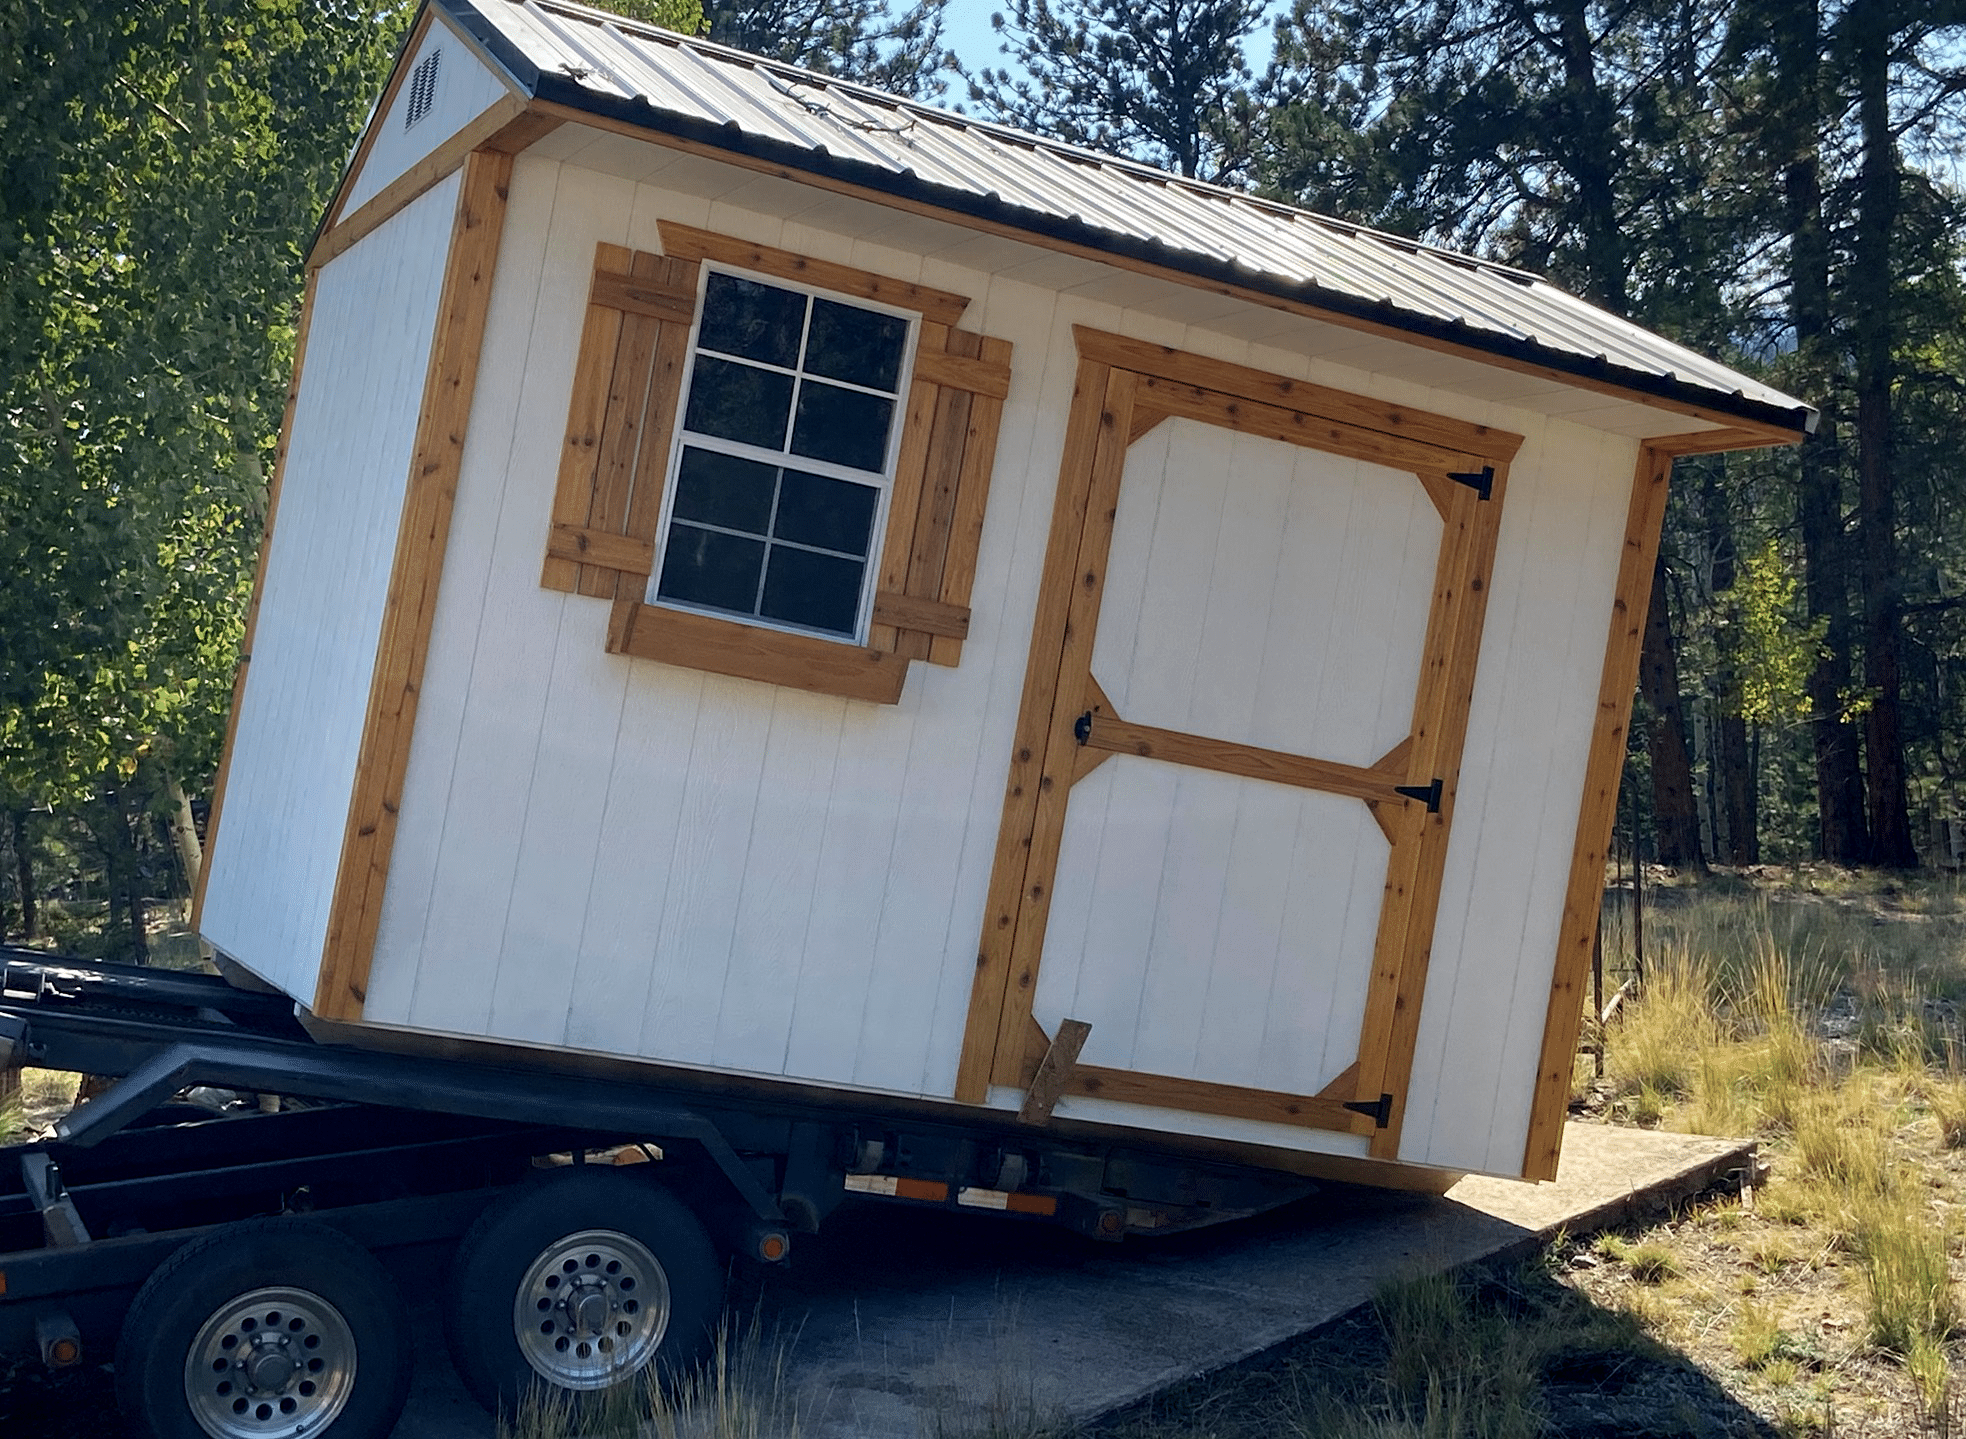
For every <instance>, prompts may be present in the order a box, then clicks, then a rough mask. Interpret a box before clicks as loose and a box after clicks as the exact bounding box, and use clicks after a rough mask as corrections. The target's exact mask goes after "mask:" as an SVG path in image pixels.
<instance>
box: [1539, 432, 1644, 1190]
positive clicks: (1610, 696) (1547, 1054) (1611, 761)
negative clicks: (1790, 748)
mask: <svg viewBox="0 0 1966 1439" xmlns="http://www.w3.org/2000/svg"><path fill="white" fill-rule="evenodd" d="M1671 477H1672V456H1671V455H1670V454H1668V453H1666V452H1664V451H1662V450H1660V449H1658V448H1656V447H1654V446H1652V445H1649V444H1648V445H1642V446H1641V447H1640V449H1639V452H1638V465H1637V468H1636V469H1635V471H1634V473H1633V475H1632V490H1631V502H1630V505H1629V507H1628V508H1627V510H1626V514H1625V542H1624V550H1623V553H1622V554H1621V556H1620V557H1619V561H1618V585H1617V590H1616V592H1615V593H1614V595H1613V597H1612V601H1611V626H1610V635H1609V637H1608V638H1607V639H1606V640H1605V646H1604V668H1603V671H1602V674H1601V677H1600V679H1599V681H1598V690H1597V715H1596V719H1595V720H1594V721H1593V723H1592V727H1591V742H1590V757H1589V759H1588V760H1587V761H1586V763H1585V767H1584V798H1583V806H1582V809H1581V811H1580V812H1579V814H1578V816H1577V838H1576V843H1575V845H1574V846H1573V847H1572V850H1571V858H1570V877H1569V881H1568V883H1567V885H1566V887H1565V890H1564V896H1563V920H1562V924H1561V927H1560V928H1559V930H1558V932H1557V952H1556V968H1555V971H1554V973H1553V974H1552V976H1551V979H1550V999H1549V1008H1548V1011H1547V1013H1546V1014H1545V1016H1544V1020H1543V1047H1542V1053H1541V1055H1540V1057H1539V1058H1538V1060H1537V1064H1536V1086H1535V1090H1534V1092H1533V1097H1532V1099H1531V1102H1530V1110H1529V1134H1528V1137H1527V1139H1526V1141H1525V1143H1524V1145H1523V1155H1522V1173H1523V1177H1524V1178H1525V1179H1554V1178H1555V1177H1556V1163H1557V1156H1558V1154H1559V1152H1560V1150H1561V1148H1562V1145H1563V1121H1564V1116H1565V1115H1566V1113H1567V1112H1568V1109H1569V1100H1570V1083H1571V1074H1572V1069H1573V1066H1574V1064H1575V1060H1576V1050H1577V1032H1578V1030H1579V1028H1580V1027H1581V1025H1582V1023H1583V1005H1584V984H1585V980H1586V978H1587V976H1588V975H1589V973H1590V964H1591V947H1592V944H1593V942H1594V941H1595V940H1596V938H1597V925H1598V906H1599V905H1600V904H1601V903H1602V901H1603V897H1604V860H1605V856H1606V854H1607V853H1608V852H1609V850H1610V847H1611V826H1612V822H1613V820H1614V819H1615V818H1616V816H1617V809H1618V783H1619V779H1620V777H1621V775H1622V774H1623V772H1624V763H1625V739H1626V734H1627V731H1628V728H1629V726H1630V724H1631V708H1632V692H1633V690H1634V689H1635V688H1636V687H1637V685H1638V659H1639V651H1640V649H1641V648H1642V646H1643V642H1644V636H1645V612H1646V607H1647V605H1648V604H1649V603H1650V601H1651V596H1652V566H1653V562H1654V561H1655V560H1656V559H1657V558H1658V554H1659V532H1660V529H1661V527H1662V526H1663V525H1664V522H1665V514H1666V494H1667V491H1668V489H1669V488H1670V484H1671Z"/></svg>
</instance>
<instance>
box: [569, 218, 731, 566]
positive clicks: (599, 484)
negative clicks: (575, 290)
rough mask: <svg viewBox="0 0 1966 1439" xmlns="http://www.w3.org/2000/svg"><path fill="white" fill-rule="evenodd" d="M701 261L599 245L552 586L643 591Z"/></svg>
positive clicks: (578, 367) (577, 369)
mask: <svg viewBox="0 0 1966 1439" xmlns="http://www.w3.org/2000/svg"><path fill="white" fill-rule="evenodd" d="M696 272H697V261H695V260H690V259H674V258H668V257H664V256H661V255H651V254H647V253H645V252H640V251H631V250H628V249H626V248H624V247H623V246H620V245H605V244H604V245H601V246H599V247H597V249H596V251H595V257H594V283H593V287H592V289H591V290H590V291H589V294H588V299H587V321H586V325H585V327H584V328H583V329H582V331H581V336H580V353H579V357H578V359H577V360H576V361H575V364H574V376H573V401H572V404H571V406H570V407H569V410H568V414H567V434H566V446H565V448H564V449H563V450H562V452H561V455H560V478H559V485H558V488H557V489H556V490H555V491H554V495H553V529H552V534H551V536H550V537H549V539H548V540H547V545H546V564H545V567H544V569H543V570H542V572H541V574H540V578H539V582H540V584H541V585H543V586H545V587H546V588H547V589H554V590H564V591H566V592H568V593H570V594H582V595H592V596H595V597H597V598H601V599H608V600H612V599H614V598H616V597H617V596H619V597H620V598H622V599H628V600H639V599H640V598H641V597H642V594H643V592H644V591H645V590H646V589H647V588H648V582H649V575H650V573H651V571H652V570H653V569H654V566H655V541H656V533H655V529H656V523H657V521H658V520H659V519H660V517H661V513H662V485H663V478H664V472H665V471H666V469H667V468H668V464H669V438H670V435H671V434H672V433H673V432H674V430H675V425H676V409H677V404H678V401H679V399H680V396H681V394H682V381H683V364H684V361H685V359H686V357H687V353H688V348H689V330H690V324H691V321H692V319H693V318H694V316H695V312H696Z"/></svg>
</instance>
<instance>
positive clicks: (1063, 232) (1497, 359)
mask: <svg viewBox="0 0 1966 1439" xmlns="http://www.w3.org/2000/svg"><path fill="white" fill-rule="evenodd" d="M460 20H461V23H464V24H466V25H467V26H468V25H469V23H470V20H469V17H460ZM474 33H476V32H475V31H474ZM481 39H482V40H483V41H484V43H485V45H486V48H487V49H488V50H489V51H491V52H493V53H495V54H496V55H497V56H498V58H499V59H500V61H501V62H502V63H504V64H505V66H506V68H507V69H508V71H510V72H512V73H515V74H516V73H519V72H520V71H521V70H525V69H530V67H529V66H527V65H526V64H525V62H524V61H523V59H522V58H521V57H519V56H517V55H516V54H514V53H511V52H510V51H509V49H508V47H507V46H506V45H505V43H504V41H503V38H502V37H500V36H498V35H497V34H496V32H493V33H491V34H488V35H485V36H482V37H481ZM530 83H531V87H532V89H533V93H534V98H533V101H532V108H534V109H536V110H538V111H539V112H540V113H542V114H547V115H554V116H557V117H558V118H560V119H562V120H568V121H572V122H574V123H576V124H582V125H588V126H591V127H593V128H595V129H599V130H606V131H610V132H612V133H614V134H619V135H627V136H630V137H632V138H635V139H639V140H644V141H647V142H649V143H650V144H655V145H662V146H664V147H666V148H669V149H673V150H680V151H683V152H684V153H686V154H692V155H702V156H705V157H707V158H710V159H715V160H722V161H724V162H726V163H728V164H731V165H736V166H739V167H740V168H743V169H748V170H754V171H757V172H759V173H761V174H765V175H771V176H774V177H776V178H778V179H782V180H791V181H794V182H796V183H799V184H805V185H812V186H814V187H816V188H819V189H824V190H830V191H833V192H834V193H837V194H842V195H850V196H853V197H855V198H857V199H862V200H868V201H871V202H872V203H874V204H878V205H885V206H888V207H889V208H892V209H897V210H902V211H905V212H907V213H909V214H916V215H924V216H928V217H930V218H932V219H938V220H944V221H947V222H949V223H951V224H956V225H960V226H962V227H964V228H966V229H971V230H977V231H980V232H982V233H984V234H989V235H999V236H1002V237H1004V238H1006V239H1011V240H1021V241H1023V242H1024V243H1026V244H1029V245H1035V246H1037V247H1039V248H1041V249H1047V250H1053V251H1056V252H1058V253H1060V254H1066V255H1073V256H1077V257H1079V258H1081V259H1088V260H1095V261H1098V262H1100V263H1102V264H1107V265H1112V266H1114V267H1115V268H1117V269H1122V270H1130V271H1132V272H1134V273H1136V274H1142V275H1148V276H1151V277H1153V278H1156V279H1161V280H1168V281H1171V282H1173V283H1175V284H1179V285H1185V286H1189V287H1191V288H1194V289H1199V290H1204V291H1206V292H1208V293H1209V294H1213V295H1226V296H1228V297H1230V298H1232V299H1238V300H1247V301H1249V302H1251V303H1253V304H1257V305H1262V306H1264V307H1265V308H1267V309H1272V310H1285V311H1288V312H1290V313H1292V314H1297V315H1304V316H1307V317H1308V318H1311V319H1315V320H1322V321H1325V322H1326V323H1328V324H1334V325H1340V326H1343V327H1344V328H1346V329H1351V330H1358V331H1360V332H1362V333H1365V334H1370V335H1378V336H1382V337H1385V338H1389V339H1394V340H1400V341H1403V342H1405V343H1407V344H1410V345H1417V346H1419V347H1421V348H1423V349H1429V350H1434V351H1437V352H1438V353H1441V354H1446V355H1454V356H1457V357H1459V358H1461V359H1468V360H1474V361H1477V362H1479V363H1481V364H1485V365H1493V366H1497V367H1499V368H1502V369H1507V370H1514V371H1516V372H1518V373H1521V374H1526V375H1534V376H1536V377H1537V378H1539V379H1545V380H1554V381H1557V382H1558V383H1560V384H1566V385H1574V386H1576V387H1578V388H1580V389H1585V390H1591V391H1594V392H1596V393H1599V394H1606V395H1613V396H1616V397H1617V398H1619V399H1625V400H1632V401H1635V402H1637V403H1640V404H1644V405H1648V406H1651V407H1652V408H1655V409H1661V410H1669V411H1672V412H1673V413H1675V414H1680V415H1686V416H1689V417H1691V418H1693V419H1696V420H1704V421H1707V422H1708V423H1710V424H1715V425H1722V426H1728V427H1738V428H1741V429H1745V430H1749V431H1752V432H1754V433H1756V434H1760V435H1762V436H1763V437H1764V439H1763V443H1769V444H1789V443H1793V442H1794V441H1796V440H1799V439H1801V438H1802V436H1803V434H1804V433H1805V432H1806V431H1807V428H1808V426H1809V423H1810V418H1809V415H1808V414H1806V413H1805V412H1800V411H1793V410H1783V409H1778V408H1775V407H1773V406H1769V405H1763V404H1760V403H1758V402H1756V401H1752V400H1747V399H1745V398H1740V397H1731V398H1735V399H1736V400H1737V401H1738V403H1737V404H1735V405H1732V406H1730V405H1727V404H1725V403H1723V402H1722V401H1721V399H1720V397H1718V396H1716V395H1714V394H1713V392H1711V391H1708V390H1702V389H1699V388H1697V387H1695V386H1691V385H1688V384H1686V383H1684V382H1683V381H1681V380H1678V379H1676V378H1674V377H1671V376H1666V375H1652V374H1648V373H1645V372H1642V371H1635V370H1626V369H1622V368H1620V367H1618V366H1614V365H1612V364H1611V363H1610V362H1609V361H1606V360H1604V359H1601V358H1597V357H1591V358H1585V357H1582V356H1572V355H1565V354H1562V353H1559V352H1556V351H1553V350H1551V349H1549V348H1548V347H1546V346H1543V345H1539V344H1537V343H1535V342H1534V341H1530V340H1513V339H1509V338H1507V337H1504V336H1494V337H1492V338H1490V339H1489V340H1488V341H1487V343H1475V342H1474V341H1473V340H1471V339H1470V338H1469V336H1470V333H1471V332H1470V331H1469V329H1468V327H1467V326H1465V325H1463V324H1459V323H1456V322H1452V321H1441V320H1432V319H1428V318H1425V317H1422V316H1416V315H1412V314H1409V313H1406V312H1403V311H1400V310H1398V309H1397V308H1396V307H1394V306H1393V305H1391V304H1389V303H1385V302H1374V301H1369V300H1363V299H1355V298H1353V297H1350V296H1346V295H1340V294H1336V293H1334V292H1332V291H1330V290H1327V289H1323V288H1320V287H1318V286H1316V285H1312V284H1305V285H1295V286H1285V285H1282V284H1279V285H1278V286H1277V287H1276V288H1274V289H1266V288H1264V287H1261V286H1259V285H1253V284H1251V283H1250V282H1249V278H1248V271H1247V270H1246V269H1244V268H1243V267H1241V266H1240V265H1236V264H1233V263H1231V262H1228V261H1213V260H1209V259H1205V258H1203V257H1201V256H1182V257H1181V262H1180V263H1178V264H1177V263H1173V262H1170V260H1169V259H1168V258H1167V250H1166V248H1165V247H1164V246H1162V245H1160V244H1159V243H1157V242H1154V241H1151V240H1129V239H1125V238H1123V237H1120V236H1116V235H1109V234H1106V233H1105V232H1102V231H1098V230H1095V229H1093V228H1092V227H1091V226H1088V225H1085V224H1083V223H1080V222H1076V221H1067V220H1062V219H1059V218H1056V217H1054V216H1049V215H1034V214H1031V213H1030V212H1028V211H1024V210H1020V209H1017V208H1016V207H1015V206H1011V205H1007V204H1005V203H1003V202H1002V201H1000V200H997V199H995V198H994V197H991V198H984V197H980V196H975V195H969V194H964V193H961V192H957V191H951V190H949V189H946V188H944V187H942V186H938V185H935V184H932V183H930V182H927V181H924V180H921V179H918V178H917V177H916V176H914V175H912V174H895V173H892V172H890V171H887V170H884V169H881V168H879V167H877V166H873V165H868V164H864V163H859V162H855V161H852V160H849V159H844V158H840V157H835V156H832V155H828V154H825V153H823V152H816V151H809V150H806V149H804V148H803V147H800V146H796V145H792V144H788V143H784V142H779V141H772V140H767V139H763V138H761V137H758V136H752V135H742V134H737V133H735V132H734V131H733V130H732V129H731V128H729V127H723V126H712V125H709V124H705V123H701V122H697V121H694V120H691V119H688V118H687V117H682V116H675V115H661V114H658V113H657V112H655V111H652V110H651V109H649V108H648V107H647V106H646V105H644V104H643V103H642V102H641V101H640V100H631V99H622V100H620V101H619V102H613V104H612V108H610V102H608V101H605V100H603V99H602V97H599V96H595V95H592V94H590V93H588V92H586V91H583V90H582V89H581V88H580V86H579V85H578V84H577V83H576V82H574V81H572V80H569V79H567V78H566V77H563V76H554V75H549V74H540V75H538V76H537V77H536V78H535V79H534V80H533V81H532V82H530ZM658 125H661V126H667V127H670V128H656V126H658Z"/></svg>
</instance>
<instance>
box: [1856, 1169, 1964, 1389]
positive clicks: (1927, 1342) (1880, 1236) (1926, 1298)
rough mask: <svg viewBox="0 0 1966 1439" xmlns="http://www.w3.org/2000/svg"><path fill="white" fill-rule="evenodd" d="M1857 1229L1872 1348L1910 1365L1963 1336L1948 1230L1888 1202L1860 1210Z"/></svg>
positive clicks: (1858, 1210) (1872, 1204) (1900, 1205)
mask: <svg viewBox="0 0 1966 1439" xmlns="http://www.w3.org/2000/svg"><path fill="white" fill-rule="evenodd" d="M1853 1229H1854V1231H1855V1232H1854V1241H1855V1248H1856V1251H1857V1254H1858V1256H1859V1257H1860V1258H1861V1259H1862V1261H1863V1269H1864V1281H1865V1286H1866V1289H1867V1294H1868V1300H1869V1304H1868V1314H1867V1317H1868V1320H1869V1326H1870V1341H1871V1343H1873V1344H1875V1345H1876V1346H1877V1347H1878V1348H1880V1349H1884V1350H1888V1351H1889V1352H1891V1353H1893V1354H1896V1355H1899V1356H1900V1357H1902V1358H1906V1359H1909V1358H1911V1357H1912V1355H1913V1353H1914V1351H1923V1352H1926V1353H1929V1351H1930V1350H1931V1349H1932V1348H1933V1347H1934V1346H1938V1345H1943V1344H1944V1343H1945V1341H1946V1340H1948V1339H1950V1338H1951V1337H1952V1336H1953V1335H1954V1334H1955V1333H1957V1332H1958V1330H1959V1308H1958V1304H1957V1302H1956V1300H1955V1298H1954V1295H1953V1290H1952V1275H1951V1271H1950V1267H1949V1265H1948V1263H1947V1250H1948V1248H1949V1244H1948V1236H1947V1234H1946V1232H1945V1231H1944V1230H1943V1229H1941V1228H1939V1227H1938V1226H1936V1225H1934V1224H1932V1223H1930V1222H1929V1221H1927V1220H1925V1219H1924V1218H1923V1217H1921V1216H1920V1215H1918V1214H1915V1213H1911V1212H1909V1211H1908V1209H1907V1207H1906V1206H1905V1205H1903V1204H1901V1203H1892V1202H1890V1201H1888V1200H1877V1201H1872V1202H1870V1203H1867V1204H1864V1205H1861V1206H1859V1207H1858V1209H1857V1211H1856V1214H1855V1223H1854V1225H1853Z"/></svg>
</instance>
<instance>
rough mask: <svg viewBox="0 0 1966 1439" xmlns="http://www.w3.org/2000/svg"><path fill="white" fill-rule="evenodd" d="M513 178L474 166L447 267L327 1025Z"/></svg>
mask: <svg viewBox="0 0 1966 1439" xmlns="http://www.w3.org/2000/svg"><path fill="white" fill-rule="evenodd" d="M511 178H512V156H511V155H509V154H505V153H501V152H497V151H489V150H479V151H476V152H474V153H473V154H472V155H471V156H470V157H469V158H468V159H467V160H466V162H465V168H464V181H463V184H462V185H461V186H460V187H459V189H458V197H457V214H456V218H455V220H454V221H453V223H452V230H451V247H450V258H449V261H448V262H447V264H446V266H445V271H444V288H443V295H442V298H441V299H440V301H439V302H438V308H437V330H436V333H435V335H433V336H432V337H431V345H430V367H429V371H428V373H427V376H426V378H425V381H424V391H423V405H422V410H421V412H420V413H419V415H418V417H417V428H416V443H415V446H414V448H413V449H412V451H411V461H410V475H409V483H408V485H407V486H406V487H405V490H404V495H403V518H402V522H401V527H400V528H399V529H398V531H397V535H396V556H395V561H394V563H393V566H392V568H391V571H390V576H389V592H388V597H387V599H386V600H385V602H384V605H383V616H382V629H381V634H380V637H379V638H378V640H377V644H376V662H375V677H374V679H373V681H372V682H371V685H370V688H369V707H368V720H367V722H366V723H365V724H364V726H363V731H362V748H361V753H360V757H359V758H358V759H357V761H356V765H355V786H354V792H353V794H352V795H351V796H350V799H349V806H348V824H347V828H346V831H345V832H344V835H343V839H342V849H341V865H340V868H339V870H338V871H337V873H336V875H335V887H334V899H333V901H332V903H331V905H330V907H329V911H328V937H327V943H326V945H325V946H324V949H323V953H322V956H321V971H320V975H319V978H318V979H317V981H316V985H315V992H314V1004H313V1006H312V1007H313V1009H314V1011H315V1012H316V1013H317V1014H322V1015H325V1016H327V1017H329V1018H334V1019H354V1018H358V1017H359V1016H360V1015H361V1013H362V1005H363V1003H364V1001H365V999H366V997H367V990H368V979H369V964H370V961H371V960H372V958H373V957H374V953H375V939H376V930H377V927H378V926H379V925H380V924H381V921H382V891H383V886H384V885H385V883H386V882H387V880H388V877H389V860H390V854H391V851H392V849H393V847H394V845H395V839H396V815H397V807H398V806H399V805H400V803H401V802H402V794H403V777H404V774H405V772H406V771H407V770H408V768H409V752H410V738H411V735H412V732H413V731H414V730H415V727H416V709H417V695H418V691H419V690H420V688H421V687H422V683H423V665H424V660H425V659H426V657H427V656H428V654H429V650H430V627H431V623H432V621H433V620H434V619H435V617H436V609H437V588H438V583H439V581H440V580H441V579H442V578H443V570H444V549H445V545H446V543H447V542H448V540H449V538H450V522H451V506H452V503H453V501H454V500H455V498H456V495H457V481H458V472H459V468H460V466H461V464H462V461H463V455H464V438H465V431H466V428H467V426H468V423H469V421H470V417H471V400H472V396H473V394H474V393H475V391H476V388H477V381H478V357H479V353H480V351H481V349H482V346H483V341H484V334H485V315H486V311H487V310H488V309H489V307H490V301H491V289H492V276H493V273H494V271H495V270H496V269H497V267H498V251H499V242H500V240H501V238H502V236H503V234H504V230H505V202H506V194H507V190H508V188H509V186H510V183H511Z"/></svg>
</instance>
